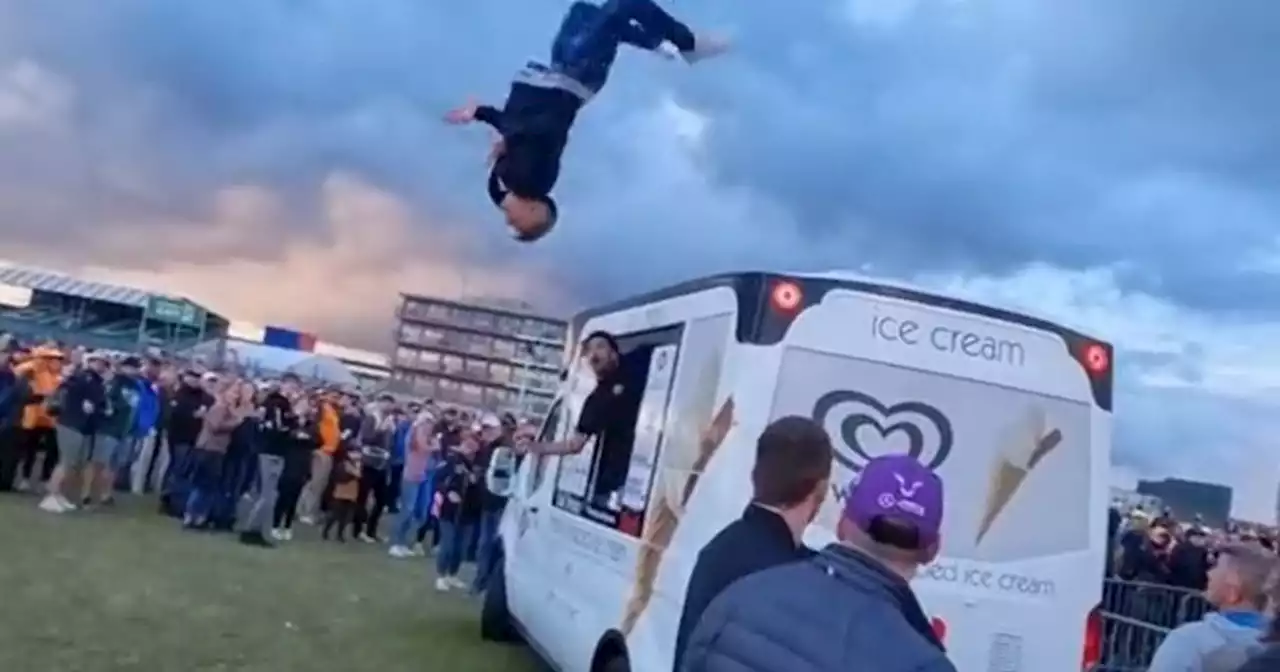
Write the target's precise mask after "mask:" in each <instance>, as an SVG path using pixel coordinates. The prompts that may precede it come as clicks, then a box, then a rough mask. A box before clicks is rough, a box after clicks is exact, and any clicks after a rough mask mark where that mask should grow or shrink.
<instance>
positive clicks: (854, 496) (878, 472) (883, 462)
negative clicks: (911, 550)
mask: <svg viewBox="0 0 1280 672" xmlns="http://www.w3.org/2000/svg"><path fill="white" fill-rule="evenodd" d="M942 501H943V496H942V478H940V477H939V476H938V475H937V474H936V473H934V472H933V470H931V469H929V468H928V467H926V466H924V465H923V464H920V462H918V461H917V460H916V459H915V458H913V457H911V456H910V455H885V456H881V457H876V458H873V459H872V460H871V461H870V462H867V464H866V466H865V467H863V468H862V473H861V474H859V475H858V476H855V477H854V480H853V481H852V482H850V483H849V489H848V490H847V496H846V497H845V500H844V517H845V518H847V519H848V520H849V521H850V522H852V523H853V524H854V525H857V526H858V529H860V530H862V531H863V532H870V531H871V526H872V523H874V522H875V521H876V519H878V518H889V519H892V520H895V521H898V522H902V523H907V524H910V525H912V526H913V527H915V529H916V533H917V534H918V535H919V536H920V543H921V547H922V548H927V547H929V546H932V545H933V544H936V543H937V542H938V539H939V536H940V535H941V533H942Z"/></svg>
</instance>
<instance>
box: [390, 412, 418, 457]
mask: <svg viewBox="0 0 1280 672" xmlns="http://www.w3.org/2000/svg"><path fill="white" fill-rule="evenodd" d="M412 429H413V419H412V418H405V419H404V420H401V421H400V422H399V423H398V424H397V425H396V431H395V434H393V435H392V438H391V464H404V455H405V451H407V450H408V449H409V432H410V431H411V430H412Z"/></svg>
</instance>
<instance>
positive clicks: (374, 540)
mask: <svg viewBox="0 0 1280 672" xmlns="http://www.w3.org/2000/svg"><path fill="white" fill-rule="evenodd" d="M357 538H358V539H359V540H360V541H363V542H364V543H366V544H376V543H378V539H377V537H371V536H369V535H367V534H362V535H360V536H359V537H357Z"/></svg>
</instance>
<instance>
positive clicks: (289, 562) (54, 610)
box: [0, 495, 540, 672]
mask: <svg viewBox="0 0 1280 672" xmlns="http://www.w3.org/2000/svg"><path fill="white" fill-rule="evenodd" d="M153 507H154V504H153V502H152V501H151V500H150V499H147V500H145V501H143V500H135V501H129V502H124V503H122V504H121V505H119V506H118V507H117V508H116V509H113V510H111V511H108V512H91V513H81V514H73V515H69V516H62V517H59V516H55V515H51V514H47V513H43V512H40V511H38V510H36V502H35V500H34V499H32V498H30V497H23V496H16V495H0V670H4V671H5V672H124V671H125V670H138V671H142V670H145V671H147V672H179V671H182V672H188V671H191V672H194V671H197V670H199V671H204V670H209V671H215V670H216V671H218V672H294V671H297V672H330V671H334V672H339V671H340V672H365V671H366V670H367V671H369V672H401V671H403V672H410V671H412V672H421V671H422V670H437V669H438V670H449V671H450V672H470V671H472V670H475V671H477V672H481V671H484V672H535V671H536V670H538V669H539V668H540V666H539V665H537V664H536V663H535V662H534V660H533V658H532V657H531V656H530V655H529V654H528V653H527V652H526V651H525V650H524V649H522V648H519V647H509V646H501V645H495V644H489V643H482V642H481V641H480V639H479V635H478V626H477V614H478V612H479V604H478V600H476V599H475V598H470V597H467V596H465V595H462V594H453V593H450V594H444V595H441V594H437V593H435V592H433V591H432V590H431V586H430V579H431V577H432V573H431V569H430V568H429V566H428V562H427V561H426V560H409V561H392V560H391V559H389V558H387V557H386V555H385V549H384V548H381V547H378V548H374V547H368V546H363V545H360V544H354V543H350V542H348V543H347V544H346V545H345V546H340V545H337V544H332V543H325V542H321V541H320V540H319V539H318V538H317V537H316V536H315V535H314V533H313V531H312V530H306V532H305V533H304V534H303V535H301V538H299V539H296V540H295V541H293V542H291V543H289V544H284V545H281V546H280V547H278V548H276V549H273V550H263V549H254V548H246V547H243V546H241V545H239V544H237V543H235V540H234V538H232V537H231V536H229V535H225V534H211V533H210V534H205V533H188V532H181V531H179V530H178V525H177V522H176V521H173V520H170V519H168V518H163V517H161V516H159V515H158V514H156V513H154V508H153Z"/></svg>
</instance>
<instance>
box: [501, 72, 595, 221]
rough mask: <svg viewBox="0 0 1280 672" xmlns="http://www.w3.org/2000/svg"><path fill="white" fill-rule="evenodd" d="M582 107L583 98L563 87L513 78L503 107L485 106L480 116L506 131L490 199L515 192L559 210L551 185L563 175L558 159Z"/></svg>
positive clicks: (502, 131)
mask: <svg viewBox="0 0 1280 672" xmlns="http://www.w3.org/2000/svg"><path fill="white" fill-rule="evenodd" d="M581 108H582V98H580V97H578V96H576V95H574V94H572V93H570V92H568V91H563V90H560V89H552V88H545V87H540V86H534V85H532V84H525V83H522V82H515V83H513V84H512V85H511V92H510V93H509V94H508V95H507V102H506V104H505V105H504V106H503V108H502V109H501V110H498V109H497V108H494V107H489V106H487V105H486V106H483V107H481V108H479V109H478V110H476V120H477V121H481V122H483V123H486V124H488V125H490V126H492V127H493V128H494V129H495V130H497V131H498V133H500V134H501V135H502V140H503V143H504V144H505V150H504V151H503V153H502V155H501V156H499V157H498V159H497V160H496V161H495V162H494V164H493V171H492V172H491V173H490V174H489V198H490V199H492V200H493V202H494V204H495V205H497V204H500V203H501V202H502V198H503V196H505V195H506V193H507V192H511V193H513V194H515V195H516V196H520V197H521V198H528V199H534V200H540V201H543V202H545V203H547V205H548V206H549V207H550V208H551V211H552V213H553V214H552V216H553V217H554V216H555V215H554V213H555V202H554V201H553V200H551V189H552V188H553V187H555V186H556V181H557V180H559V179H560V159H561V157H562V156H563V155H564V148H565V145H567V144H568V142H569V129H570V128H572V127H573V122H574V120H576V119H577V117H578V110H579V109H581Z"/></svg>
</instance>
